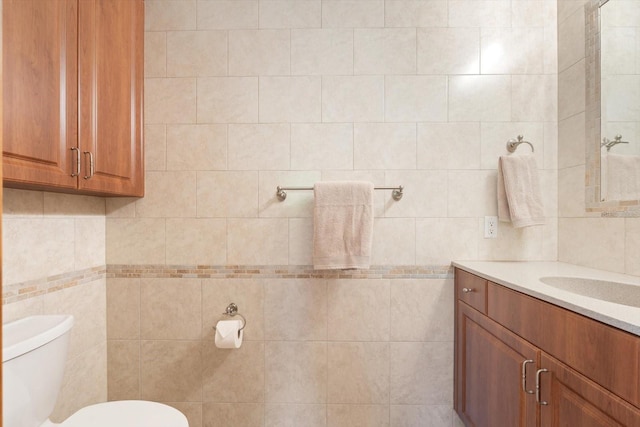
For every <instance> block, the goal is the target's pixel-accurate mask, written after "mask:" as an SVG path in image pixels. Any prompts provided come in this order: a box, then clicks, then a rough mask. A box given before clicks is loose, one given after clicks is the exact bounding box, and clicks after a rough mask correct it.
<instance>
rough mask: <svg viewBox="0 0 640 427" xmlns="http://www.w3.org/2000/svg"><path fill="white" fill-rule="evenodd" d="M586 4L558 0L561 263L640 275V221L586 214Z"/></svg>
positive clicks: (637, 219) (559, 221)
mask: <svg viewBox="0 0 640 427" xmlns="http://www.w3.org/2000/svg"><path fill="white" fill-rule="evenodd" d="M584 4H585V2H584V1H583V0H579V1H569V0H559V1H558V71H559V75H558V92H559V102H558V120H559V123H558V192H559V197H558V259H559V260H560V261H564V262H569V263H572V264H579V265H585V266H589V267H594V268H600V269H603V270H609V271H615V272H619V273H626V274H632V275H636V276H638V275H640V262H638V259H640V218H606V217H604V218H603V217H600V213H590V214H588V213H586V212H585V199H584V197H585V196H584V187H585V176H586V174H585V145H584V144H585V96H584V94H585V80H584V74H585V73H584V69H585V25H584Z"/></svg>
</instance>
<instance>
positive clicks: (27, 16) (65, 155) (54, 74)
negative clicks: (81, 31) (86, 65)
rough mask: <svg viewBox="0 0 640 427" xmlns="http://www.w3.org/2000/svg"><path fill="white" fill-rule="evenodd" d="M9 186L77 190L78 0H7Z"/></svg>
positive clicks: (5, 161) (6, 169)
mask: <svg viewBox="0 0 640 427" xmlns="http://www.w3.org/2000/svg"><path fill="white" fill-rule="evenodd" d="M2 8H3V10H2V26H3V42H2V43H3V46H2V48H3V74H2V80H3V87H4V95H3V97H2V103H3V111H4V117H3V139H4V146H3V167H4V184H5V185H6V186H10V187H18V188H38V186H39V188H42V185H46V186H48V187H50V188H51V189H52V190H55V189H58V190H61V191H64V189H67V190H68V189H70V188H71V189H73V188H76V187H77V181H78V180H77V177H76V176H75V173H74V171H75V169H76V166H77V164H76V152H75V151H73V150H72V148H75V147H76V146H77V139H78V135H77V120H78V113H77V81H78V80H77V26H76V25H77V0H51V1H42V0H4V2H3V5H2Z"/></svg>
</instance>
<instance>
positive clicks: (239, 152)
mask: <svg viewBox="0 0 640 427" xmlns="http://www.w3.org/2000/svg"><path fill="white" fill-rule="evenodd" d="M290 145H291V126H290V125H289V124H254V125H230V126H229V148H228V149H229V169H233V170H286V169H289V161H290V160H289V153H290Z"/></svg>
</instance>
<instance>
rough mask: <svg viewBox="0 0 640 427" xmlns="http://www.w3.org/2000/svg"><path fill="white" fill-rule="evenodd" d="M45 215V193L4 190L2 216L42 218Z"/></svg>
mask: <svg viewBox="0 0 640 427" xmlns="http://www.w3.org/2000/svg"><path fill="white" fill-rule="evenodd" d="M43 213H44V193H43V192H42V191H27V190H17V189H13V188H4V189H3V191H2V214H3V215H4V216H5V217H7V216H11V217H12V218H17V217H20V216H26V217H30V216H41V215H42V214H43Z"/></svg>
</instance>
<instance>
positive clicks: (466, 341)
mask: <svg viewBox="0 0 640 427" xmlns="http://www.w3.org/2000/svg"><path fill="white" fill-rule="evenodd" d="M456 328H457V331H456V332H457V335H456V347H457V348H456V367H455V369H456V383H455V388H456V391H455V393H456V399H455V401H456V403H455V405H456V411H457V412H458V414H459V415H460V417H461V418H462V420H463V421H464V422H465V424H466V425H467V426H476V427H496V426H510V427H516V426H528V427H534V426H536V422H537V419H536V417H537V412H536V404H535V396H534V395H533V394H530V393H526V392H525V391H524V390H523V379H522V372H523V371H522V369H523V363H524V362H525V361H526V360H531V361H532V362H531V363H528V364H527V365H526V367H525V377H526V382H524V384H525V385H526V388H527V390H530V391H533V390H535V371H536V369H537V368H536V367H537V366H538V361H539V351H538V349H536V348H535V347H533V346H532V345H531V344H529V343H527V342H526V341H524V340H523V339H521V338H520V337H518V336H517V335H515V334H513V333H511V332H509V331H508V330H507V329H505V328H503V327H502V326H500V325H499V324H497V323H496V322H494V321H492V320H491V319H489V318H488V317H486V316H484V315H482V314H481V313H479V312H478V311H476V310H474V309H472V308H471V307H470V306H468V305H466V304H464V303H463V302H460V301H458V302H457V319H456Z"/></svg>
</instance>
